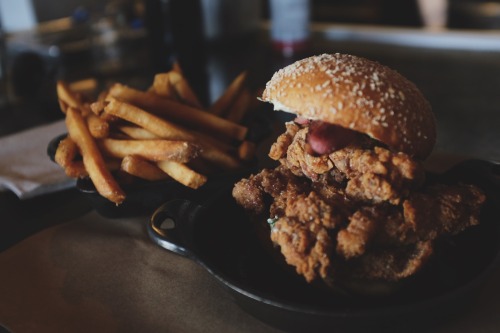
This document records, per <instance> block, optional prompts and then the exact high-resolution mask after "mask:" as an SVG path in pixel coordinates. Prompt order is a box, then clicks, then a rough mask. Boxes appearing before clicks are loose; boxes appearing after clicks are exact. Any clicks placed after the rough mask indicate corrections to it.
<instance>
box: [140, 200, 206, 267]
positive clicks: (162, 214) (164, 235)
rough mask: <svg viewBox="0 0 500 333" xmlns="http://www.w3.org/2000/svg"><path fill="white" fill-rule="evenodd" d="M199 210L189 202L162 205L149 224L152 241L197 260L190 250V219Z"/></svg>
mask: <svg viewBox="0 0 500 333" xmlns="http://www.w3.org/2000/svg"><path fill="white" fill-rule="evenodd" d="M198 208H199V206H198V205H195V204H193V203H192V202H191V201H188V200H179V199H177V200H172V201H168V202H166V203H165V204H163V205H161V206H160V207H158V208H157V209H156V211H155V212H154V213H153V215H152V217H151V220H150V221H149V223H148V224H147V232H148V235H149V237H150V238H151V240H152V241H153V242H154V243H156V244H157V245H159V246H161V247H162V248H164V249H166V250H168V251H171V252H174V253H177V254H180V255H182V256H185V257H188V258H191V259H195V260H196V256H195V255H194V253H193V251H192V249H191V248H190V246H189V245H190V242H189V239H190V238H189V236H190V235H189V234H188V233H190V232H192V230H190V228H189V225H187V223H189V221H188V218H189V215H190V214H193V213H194V212H195V211H196V210H197V209H198Z"/></svg>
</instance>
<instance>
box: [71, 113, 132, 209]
mask: <svg viewBox="0 0 500 333" xmlns="http://www.w3.org/2000/svg"><path fill="white" fill-rule="evenodd" d="M66 127H67V129H68V134H69V136H70V137H71V139H72V140H73V141H74V142H75V143H76V145H77V146H78V148H79V150H80V153H81V155H82V158H83V164H84V165H85V169H86V170H87V172H88V174H89V177H90V179H91V180H92V182H93V183H94V186H95V187H96V189H97V191H98V192H99V194H101V195H102V196H103V197H105V198H107V199H109V200H110V201H112V202H114V203H116V204H117V205H118V204H120V203H122V202H123V200H125V193H124V192H123V190H122V189H121V188H120V186H119V185H118V183H117V182H116V180H115V179H114V178H113V176H112V175H111V173H110V171H109V170H108V169H107V167H106V164H105V162H104V159H103V157H102V155H101V152H100V151H99V149H98V147H97V144H96V142H95V141H94V138H93V137H92V135H91V134H90V132H89V130H88V128H87V124H86V122H85V119H84V118H83V117H82V115H81V114H80V113H79V112H78V111H77V110H76V109H74V108H72V107H70V108H68V109H67V111H66Z"/></svg>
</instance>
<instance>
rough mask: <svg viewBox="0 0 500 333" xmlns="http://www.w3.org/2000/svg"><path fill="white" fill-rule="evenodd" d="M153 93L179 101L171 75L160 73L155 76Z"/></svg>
mask: <svg viewBox="0 0 500 333" xmlns="http://www.w3.org/2000/svg"><path fill="white" fill-rule="evenodd" d="M152 91H153V92H154V93H155V94H157V95H159V96H162V97H166V98H171V99H177V96H176V95H175V94H176V93H175V91H174V89H173V87H172V83H170V79H169V73H159V74H156V75H155V77H154V80H153V87H152Z"/></svg>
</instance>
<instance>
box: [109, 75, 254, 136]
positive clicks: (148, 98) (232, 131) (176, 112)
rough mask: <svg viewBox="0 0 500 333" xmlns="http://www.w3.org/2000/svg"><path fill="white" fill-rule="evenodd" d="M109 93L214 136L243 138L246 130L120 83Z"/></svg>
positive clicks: (197, 110)
mask: <svg viewBox="0 0 500 333" xmlns="http://www.w3.org/2000/svg"><path fill="white" fill-rule="evenodd" d="M110 94H111V96H113V97H115V98H117V99H120V100H122V101H124V102H127V103H130V104H133V105H135V106H138V107H139V108H142V109H145V110H148V111H151V112H154V113H156V114H159V115H162V116H167V117H169V118H171V119H173V120H175V121H178V122H179V123H182V124H186V125H188V126H190V127H192V128H194V129H197V130H199V131H201V132H209V133H212V134H214V135H216V136H217V135H220V136H223V137H225V138H230V139H237V140H243V139H244V138H245V136H246V134H247V132H248V128H246V127H245V126H242V125H239V124H235V123H234V122H231V121H228V120H226V119H223V118H219V117H217V116H215V115H213V114H211V113H208V112H205V111H202V110H200V109H197V108H194V107H191V106H187V105H184V104H181V103H178V102H175V101H171V100H168V99H165V98H161V97H159V96H156V95H154V94H150V93H146V92H142V91H139V90H135V89H132V88H129V87H127V86H124V85H121V84H115V85H113V87H111V89H110Z"/></svg>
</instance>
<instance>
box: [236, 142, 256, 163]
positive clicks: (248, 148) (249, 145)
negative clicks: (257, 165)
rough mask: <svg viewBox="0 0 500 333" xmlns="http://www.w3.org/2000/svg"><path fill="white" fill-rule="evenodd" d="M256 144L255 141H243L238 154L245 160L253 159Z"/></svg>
mask: <svg viewBox="0 0 500 333" xmlns="http://www.w3.org/2000/svg"><path fill="white" fill-rule="evenodd" d="M255 151H256V146H255V143H254V142H251V141H243V142H242V143H241V144H240V146H239V147H238V156H239V158H240V159H242V160H243V161H251V160H252V159H254V157H255Z"/></svg>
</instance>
